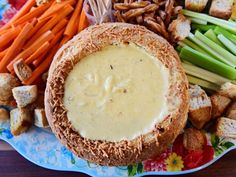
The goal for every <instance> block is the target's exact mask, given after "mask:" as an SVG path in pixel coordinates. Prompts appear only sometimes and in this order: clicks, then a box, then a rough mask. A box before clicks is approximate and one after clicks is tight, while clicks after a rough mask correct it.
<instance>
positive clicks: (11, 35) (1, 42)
mask: <svg viewBox="0 0 236 177" xmlns="http://www.w3.org/2000/svg"><path fill="white" fill-rule="evenodd" d="M19 33H20V27H17V28H13V29H10V30H9V31H8V32H6V33H5V34H4V35H1V36H0V48H2V47H5V46H6V45H7V44H9V43H10V42H11V41H12V40H13V39H15V38H16V36H17V35H18V34H19Z"/></svg>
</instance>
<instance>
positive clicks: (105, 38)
mask: <svg viewBox="0 0 236 177" xmlns="http://www.w3.org/2000/svg"><path fill="white" fill-rule="evenodd" d="M118 49H119V50H118ZM111 51H112V52H111ZM128 51H131V52H133V53H132V55H127V57H125V60H124V59H123V60H122V59H121V57H120V56H121V55H122V54H123V55H125V54H126V52H128ZM104 52H105V54H104ZM106 52H108V53H109V52H111V53H110V54H109V57H104V56H103V57H99V56H100V55H106V54H107V53H106ZM128 53H129V52H128ZM116 56H119V57H120V59H121V60H117V58H116ZM132 56H136V58H134V57H133V58H132ZM137 56H146V57H144V58H142V59H143V63H145V62H146V64H141V65H140V66H138V61H139V60H140V58H138V60H137V61H135V62H134V63H133V64H130V62H131V63H132V61H133V60H134V59H137ZM119 57H118V58H119ZM107 58H109V59H110V60H108V59H107ZM105 61H112V62H113V64H114V63H116V62H117V63H116V65H115V68H113V66H109V65H110V63H108V62H105ZM120 62H121V63H120ZM126 62H128V63H126ZM101 63H102V65H101ZM93 64H94V65H93ZM119 64H120V65H119ZM94 66H101V67H103V66H108V67H107V68H102V69H100V70H96V67H94ZM146 66H147V67H148V68H147V67H146ZM91 67H92V68H91ZM112 68H113V69H112ZM116 68H117V69H118V70H119V72H115V74H114V77H116V78H119V77H121V78H124V77H125V73H128V72H129V71H130V70H131V69H132V68H133V69H132V72H129V74H127V78H131V82H132V80H134V81H135V82H132V84H133V85H132V84H130V85H131V86H134V87H133V90H132V87H131V88H129V87H128V92H127V93H126V94H127V95H129V94H130V97H129V98H125V97H122V95H118V93H116V95H115V96H116V97H115V99H114V100H113V101H114V103H113V104H116V105H118V106H117V107H118V108H119V109H121V107H120V105H121V103H120V102H119V100H124V102H122V103H123V104H124V106H123V107H122V109H121V110H122V111H124V114H126V113H127V112H129V113H127V115H135V116H123V117H122V116H121V117H122V118H126V119H127V120H126V119H123V120H122V121H121V119H117V117H118V116H117V115H116V114H112V113H114V112H115V113H117V110H116V109H115V111H114V112H112V111H110V112H109V111H107V110H106V109H105V111H104V109H103V111H100V113H98V114H97V115H95V116H91V114H92V113H93V111H92V108H93V110H94V109H95V110H98V108H96V104H93V101H94V99H87V101H88V100H89V101H90V102H89V104H90V103H91V104H90V109H87V108H86V109H83V111H81V110H82V108H81V106H83V104H82V103H80V102H79V101H84V100H86V98H84V97H83V96H82V95H81V94H82V92H81V91H80V89H81V88H83V86H84V85H83V84H82V85H78V83H79V82H80V81H79V82H74V81H73V78H74V79H78V77H80V76H85V75H84V74H85V73H86V72H88V71H91V70H92V71H97V72H100V75H101V80H102V83H104V82H105V83H106V82H107V83H111V81H109V79H108V81H106V80H107V77H105V76H107V75H108V76H109V74H110V72H114V71H110V70H115V69H116ZM108 69H110V70H109V72H108V71H107V72H106V70H108ZM142 69H143V70H144V71H145V69H146V71H145V72H144V71H143V70H142ZM149 69H150V71H152V72H153V73H155V74H154V76H151V75H152V74H150V72H147V71H149ZM121 71H122V72H121ZM141 71H142V72H141ZM107 73H108V74H107ZM122 73H124V75H123V76H121V75H122ZM140 73H141V74H140ZM103 76H104V77H103ZM118 76H119V77H118ZM149 77H151V79H150V78H149ZM82 78H83V77H82ZM140 78H142V79H143V82H144V83H143V84H140V83H141V81H140ZM153 78H154V79H155V78H158V79H156V82H154V81H155V80H152V79H153ZM159 78H160V79H159ZM88 80H89V79H88ZM110 80H111V79H110ZM118 80H119V79H118ZM123 80H124V79H123ZM147 80H148V82H146V81H147ZM158 80H159V81H158ZM86 82H87V81H86ZM136 83H139V84H138V85H137V84H136ZM157 83H159V84H160V83H161V85H160V86H157ZM135 84H136V85H135ZM70 85H72V87H74V85H75V87H76V88H78V90H76V91H72V90H73V89H72V88H71V87H70ZM106 85H107V84H101V85H98V87H93V88H94V89H95V91H97V90H96V89H98V88H100V87H104V89H108V90H109V88H110V87H109V84H108V86H106ZM121 85H122V84H121ZM112 86H113V85H112ZM128 86H129V84H128ZM156 86H157V87H156ZM112 88H114V87H112ZM143 88H147V90H146V91H145V89H143ZM152 89H153V90H154V91H152ZM158 89H160V90H161V91H159V92H158ZM81 90H82V89H81ZM87 90H89V89H87ZM111 90H112V89H111ZM134 90H135V91H137V90H138V91H137V94H136V95H134V94H133V92H135V91H134ZM123 91H124V90H123ZM141 91H143V92H142V93H141ZM96 93H100V91H98V92H96ZM109 93H110V92H109ZM150 93H151V94H150ZM119 94H125V93H124V92H119ZM88 95H89V94H88ZM88 95H87V96H88ZM89 96H91V95H89ZM92 96H93V95H92ZM112 96H113V95H112ZM140 96H141V99H140V100H139V99H138V98H139V97H140ZM145 96H146V97H145ZM71 97H73V98H72V100H73V101H72V102H73V103H71V104H69V103H68V102H69V101H68V100H70V99H71ZM78 97H79V98H78ZM136 97H137V99H136ZM151 97H155V99H157V98H158V99H157V100H155V99H153V100H155V101H153V104H154V106H152V105H153V104H151V103H150V102H149V101H150V98H151ZM77 98H78V99H77ZM133 98H135V99H134V102H133V103H135V104H133V103H132V104H133V105H132V104H131V103H130V102H129V101H130V100H132V99H133ZM74 100H75V102H74ZM98 100H99V99H97V100H95V101H98ZM116 100H117V101H116ZM160 100H161V101H160ZM143 102H144V103H146V104H148V105H145V104H143ZM75 103H76V105H77V107H76V111H75V107H74V104H75ZM128 103H130V105H132V106H131V107H129V106H130V105H129V104H128ZM136 103H137V104H136ZM109 104H111V103H109ZM91 105H92V106H91ZM94 105H95V106H94ZM137 105H138V106H137ZM142 106H143V108H142ZM145 106H146V107H145ZM148 106H150V107H151V109H150V110H151V111H150V110H149V109H148V110H145V109H144V108H146V109H147V108H148ZM155 106H156V109H155ZM188 106H189V96H188V82H187V79H186V75H185V73H184V71H183V68H182V66H181V62H180V60H179V57H178V55H177V53H176V52H175V50H174V48H173V47H172V46H171V45H170V44H169V43H168V42H167V41H166V40H165V39H164V38H162V37H160V36H158V35H156V34H154V33H153V32H151V31H149V30H147V29H146V28H145V27H141V26H137V25H131V24H125V23H106V24H101V25H95V26H91V27H89V28H87V29H86V30H84V31H82V32H81V33H79V34H78V35H76V36H75V37H74V38H73V39H72V40H71V41H69V42H68V43H67V44H65V45H64V46H63V47H62V48H61V49H60V50H59V51H58V52H57V54H56V55H55V57H54V60H53V63H52V65H51V67H50V69H49V76H48V80H47V87H46V91H45V111H46V116H47V119H48V122H49V124H50V127H51V128H52V131H53V132H54V133H55V135H56V136H57V138H58V139H59V140H60V141H61V143H62V144H63V145H65V146H66V147H67V148H68V149H69V150H71V151H72V152H73V153H74V154H75V155H77V156H79V157H81V158H83V159H85V160H88V161H90V162H93V163H97V164H100V165H109V166H118V165H127V164H132V163H135V162H140V161H142V160H145V159H148V158H150V157H152V156H156V155H159V154H160V153H161V152H162V151H163V150H165V149H166V148H167V147H168V146H169V145H170V144H171V143H172V142H173V141H174V139H175V138H176V136H177V135H178V134H179V133H180V132H181V130H182V129H183V128H184V126H185V123H186V119H187V112H188ZM85 107H86V106H85ZM126 107H127V108H129V109H128V110H136V112H135V111H127V110H126V109H125V108H126ZM112 108H114V107H112ZM115 108H116V107H115ZM77 109H78V110H77ZM109 110H110V109H109ZM137 112H138V114H137ZM149 112H151V114H149ZM103 113H104V115H108V113H111V114H110V115H111V116H110V117H109V119H110V120H109V119H108V118H107V117H106V116H101V114H103ZM75 114H76V115H75ZM77 114H78V115H80V116H77ZM145 114H147V115H158V116H156V117H155V116H151V118H150V117H148V116H145V117H146V118H145V117H142V116H139V115H145ZM81 115H86V116H81ZM88 115H89V116H88ZM96 118H97V119H96ZM134 118H135V119H134ZM88 120H93V122H92V123H89V122H88ZM115 120H116V122H115ZM117 120H118V121H117ZM135 120H138V121H139V122H138V121H136V123H135ZM100 121H101V122H103V124H99V123H100ZM129 121H130V122H131V123H133V124H134V123H135V125H133V124H132V125H130V124H129V125H130V126H127V122H129ZM78 122H80V123H78ZM106 122H110V124H109V125H106ZM81 124H83V125H87V126H80V125H81ZM97 124H99V125H97ZM101 125H103V126H102V128H101ZM136 126H140V128H137V127H136ZM111 127H112V130H113V129H114V131H112V130H111V131H107V129H109V128H111ZM119 127H122V128H120V129H119ZM91 129H94V130H96V131H94V132H92V131H91ZM118 130H122V131H120V132H119V131H118ZM129 130H130V131H129ZM123 131H124V132H125V134H124V133H123ZM114 132H116V133H114Z"/></svg>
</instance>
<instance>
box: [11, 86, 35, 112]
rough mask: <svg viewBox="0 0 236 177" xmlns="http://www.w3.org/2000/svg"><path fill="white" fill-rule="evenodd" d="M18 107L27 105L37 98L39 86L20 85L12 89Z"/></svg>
mask: <svg viewBox="0 0 236 177" xmlns="http://www.w3.org/2000/svg"><path fill="white" fill-rule="evenodd" d="M12 92H13V96H14V98H15V100H16V103H17V106H18V107H21V108H23V107H25V106H27V105H29V104H31V103H33V102H34V101H35V100H36V99H37V94H38V93H37V92H38V91H37V86H36V85H29V86H19V87H15V88H13V89H12Z"/></svg>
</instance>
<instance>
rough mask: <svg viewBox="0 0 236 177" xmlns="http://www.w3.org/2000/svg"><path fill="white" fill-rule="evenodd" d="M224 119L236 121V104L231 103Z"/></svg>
mask: <svg viewBox="0 0 236 177" xmlns="http://www.w3.org/2000/svg"><path fill="white" fill-rule="evenodd" d="M225 116H226V117H228V118H230V119H234V120H236V102H233V103H232V104H231V105H230V107H229V108H228V109H227V111H226V115H225Z"/></svg>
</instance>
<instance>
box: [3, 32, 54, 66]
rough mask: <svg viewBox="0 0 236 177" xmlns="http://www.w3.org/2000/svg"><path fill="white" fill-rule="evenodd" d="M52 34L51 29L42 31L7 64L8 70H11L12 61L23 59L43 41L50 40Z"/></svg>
mask: <svg viewBox="0 0 236 177" xmlns="http://www.w3.org/2000/svg"><path fill="white" fill-rule="evenodd" d="M53 37H54V34H53V33H52V32H51V31H47V32H46V33H44V34H43V35H42V36H41V37H40V38H38V39H37V40H36V41H35V42H34V43H33V44H32V45H31V46H29V47H28V48H26V49H25V50H23V51H22V52H21V53H20V54H18V55H17V56H16V57H15V58H14V59H13V60H12V61H11V62H10V64H8V65H7V69H8V70H9V71H12V70H13V63H14V62H16V61H17V60H19V59H20V58H23V60H25V59H26V58H28V57H29V56H30V55H32V54H33V53H34V51H35V49H38V48H39V47H40V46H41V45H43V43H45V42H47V41H50V40H51V39H53Z"/></svg>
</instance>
